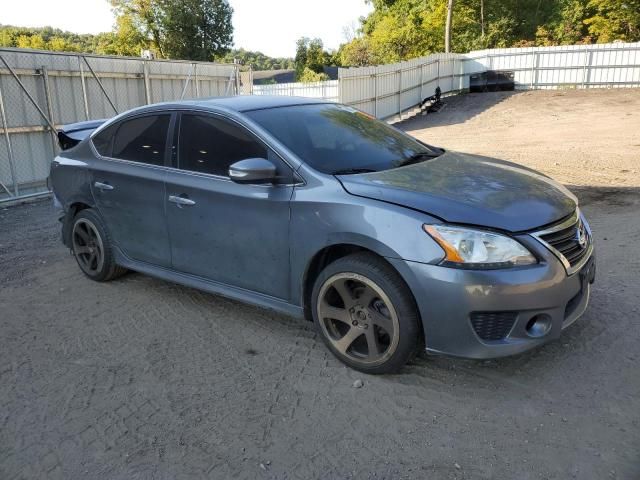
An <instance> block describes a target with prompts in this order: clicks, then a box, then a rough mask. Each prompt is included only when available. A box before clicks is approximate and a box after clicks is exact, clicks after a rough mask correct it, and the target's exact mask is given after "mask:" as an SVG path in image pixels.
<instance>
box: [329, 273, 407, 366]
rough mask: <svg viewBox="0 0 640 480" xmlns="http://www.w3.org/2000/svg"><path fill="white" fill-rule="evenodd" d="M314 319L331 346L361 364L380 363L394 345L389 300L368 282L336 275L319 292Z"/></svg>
mask: <svg viewBox="0 0 640 480" xmlns="http://www.w3.org/2000/svg"><path fill="white" fill-rule="evenodd" d="M316 308H317V314H318V319H319V320H320V322H319V323H320V327H321V328H322V330H323V333H324V335H325V336H326V337H327V339H328V340H329V341H330V343H331V344H332V346H333V347H334V348H335V349H336V350H337V351H338V352H339V353H340V354H341V355H344V356H345V357H347V358H348V359H349V360H351V361H354V362H357V363H359V364H362V365H377V364H380V363H384V362H385V361H386V360H387V359H388V358H389V357H390V356H391V355H393V353H394V352H395V350H396V348H397V346H398V332H399V323H398V315H397V313H396V310H395V308H394V307H393V304H392V303H391V300H390V299H389V297H388V296H387V295H386V294H385V293H384V291H383V290H382V288H380V287H379V286H378V285H377V284H376V283H375V282H373V281H372V280H371V279H369V278H367V277H365V276H363V275H359V274H357V273H348V272H344V273H338V274H336V275H333V276H332V277H330V278H329V279H328V280H327V281H326V282H325V283H324V284H323V285H322V288H321V289H320V292H319V295H318V305H317V307H316Z"/></svg>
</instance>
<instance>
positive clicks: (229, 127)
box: [178, 114, 269, 177]
mask: <svg viewBox="0 0 640 480" xmlns="http://www.w3.org/2000/svg"><path fill="white" fill-rule="evenodd" d="M178 145H179V147H178V151H179V153H178V163H179V168H180V169H182V170H190V171H192V172H200V173H209V174H211V175H220V176H224V177H226V176H228V174H229V166H230V165H231V164H233V163H235V162H237V161H240V160H246V159H247V158H269V157H268V152H267V149H266V148H265V147H264V146H263V145H262V144H261V143H260V142H258V141H257V140H256V139H254V138H253V136H251V135H250V134H249V133H248V132H247V131H246V130H245V129H244V128H242V127H239V126H237V125H235V124H233V123H231V122H228V121H225V120H222V119H219V118H217V117H213V116H209V115H195V114H183V115H182V120H181V121H180V138H179V144H178Z"/></svg>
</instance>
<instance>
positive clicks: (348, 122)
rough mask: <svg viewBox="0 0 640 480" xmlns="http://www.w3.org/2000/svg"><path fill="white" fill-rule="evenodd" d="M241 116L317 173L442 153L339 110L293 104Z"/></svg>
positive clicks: (376, 166) (341, 107) (361, 168)
mask: <svg viewBox="0 0 640 480" xmlns="http://www.w3.org/2000/svg"><path fill="white" fill-rule="evenodd" d="M245 114H246V115H247V116H248V117H250V118H251V119H253V120H254V121H256V122H257V123H258V124H260V126H262V127H263V128H264V129H266V130H267V131H269V133H271V134H272V135H273V136H274V137H276V138H277V139H278V140H280V141H281V142H282V143H283V144H284V145H285V146H286V147H288V148H289V149H290V150H291V151H292V152H293V153H295V154H296V155H297V156H298V157H300V159H301V160H302V161H304V162H306V163H307V164H309V165H310V166H311V167H313V168H314V169H316V170H319V171H320V172H323V173H330V174H338V173H359V172H367V171H380V170H388V169H390V168H397V167H400V166H402V165H407V164H409V163H415V162H417V161H421V160H424V159H428V158H433V157H435V156H438V155H440V154H441V153H442V151H440V150H439V149H437V148H432V147H429V146H427V145H424V144H422V143H420V142H418V141H417V140H415V139H414V138H412V137H410V136H409V135H407V134H405V133H403V132H400V131H399V130H397V129H395V128H393V127H390V126H389V125H387V124H386V123H384V122H380V121H378V120H376V119H374V118H372V117H370V116H368V115H367V114H365V113H362V112H360V111H358V110H356V109H354V108H350V107H347V106H344V105H337V104H311V105H296V106H291V107H277V108H269V109H263V110H254V111H249V112H245Z"/></svg>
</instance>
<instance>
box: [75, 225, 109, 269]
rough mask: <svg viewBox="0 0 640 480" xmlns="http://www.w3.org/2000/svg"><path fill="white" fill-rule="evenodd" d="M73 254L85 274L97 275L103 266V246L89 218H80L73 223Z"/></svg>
mask: <svg viewBox="0 0 640 480" xmlns="http://www.w3.org/2000/svg"><path fill="white" fill-rule="evenodd" d="M72 243H73V254H74V255H75V257H76V260H77V261H78V265H80V268H81V269H82V270H83V271H84V272H85V273H86V274H87V275H91V276H93V275H98V274H99V273H100V271H102V268H103V266H104V246H103V244H102V238H101V237H100V234H99V233H98V229H97V228H96V226H95V225H94V224H93V222H91V221H90V220H88V219H86V218H81V219H79V220H78V221H76V223H75V224H74V225H73V233H72Z"/></svg>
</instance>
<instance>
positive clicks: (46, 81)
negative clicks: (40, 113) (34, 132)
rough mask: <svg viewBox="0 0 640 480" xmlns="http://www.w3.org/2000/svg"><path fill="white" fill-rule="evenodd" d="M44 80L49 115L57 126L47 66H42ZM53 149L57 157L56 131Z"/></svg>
mask: <svg viewBox="0 0 640 480" xmlns="http://www.w3.org/2000/svg"><path fill="white" fill-rule="evenodd" d="M41 68H42V79H43V81H44V96H45V99H46V101H47V113H48V114H49V118H50V119H51V123H53V124H54V125H55V123H56V122H55V119H54V117H53V101H52V100H51V84H50V83H49V72H48V71H47V67H46V65H42V67H41ZM51 135H52V138H51V147H52V149H53V154H54V155H56V153H57V152H58V138H57V136H56V132H55V130H52V131H51Z"/></svg>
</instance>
